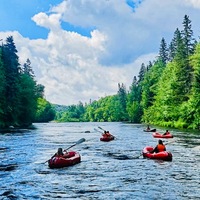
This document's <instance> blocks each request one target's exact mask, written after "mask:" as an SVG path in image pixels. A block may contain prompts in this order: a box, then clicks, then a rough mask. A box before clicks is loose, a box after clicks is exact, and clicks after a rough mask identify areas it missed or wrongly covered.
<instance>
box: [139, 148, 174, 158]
mask: <svg viewBox="0 0 200 200" xmlns="http://www.w3.org/2000/svg"><path fill="white" fill-rule="evenodd" d="M153 149H154V148H153V147H151V146H147V147H145V148H144V149H143V151H142V154H143V157H144V158H149V159H158V160H164V161H172V154H171V153H170V152H168V151H162V152H159V153H151V151H153Z"/></svg>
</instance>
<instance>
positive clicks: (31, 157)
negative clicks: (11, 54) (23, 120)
mask: <svg viewBox="0 0 200 200" xmlns="http://www.w3.org/2000/svg"><path fill="white" fill-rule="evenodd" d="M34 125H35V127H36V128H37V129H34V130H25V131H20V132H17V133H4V134H0V199H2V200H7V199H19V200H23V199H28V200H32V199H41V200H43V199H44V200H47V199H48V200H51V199H83V200H90V199H91V200H93V199H102V200H107V199H108V200H114V199H118V200H126V199H131V200H132V199H133V200H137V199H138V200H143V199H148V200H149V199H162V200H165V199H166V200H174V199H177V200H186V199H191V200H196V199H200V170H199V169H200V134H199V133H197V132H196V133H195V132H193V133H192V132H191V133H189V132H186V131H185V132H184V131H180V130H174V129H171V130H170V132H171V133H172V134H173V135H174V138H173V139H165V140H164V142H165V143H166V144H167V146H166V147H167V150H168V151H170V152H171V153H172V154H173V160H172V162H167V161H158V160H149V159H144V158H143V157H142V156H140V155H141V151H142V149H143V148H144V147H145V146H149V145H150V146H155V145H156V144H157V139H155V138H153V137H152V133H147V132H143V129H144V128H145V127H144V126H143V125H140V124H125V123H42V124H34ZM98 127H102V128H103V129H106V130H109V131H110V132H111V133H112V134H113V135H115V136H116V139H115V140H113V141H110V142H102V141H100V140H99V138H100V137H101V133H100V132H98V131H95V130H94V128H95V129H98ZM154 128H155V127H154ZM156 128H157V130H158V131H159V132H162V133H163V132H164V131H165V130H164V129H161V128H158V127H156ZM98 130H100V129H98ZM81 138H85V139H86V141H85V142H83V143H81V144H78V145H76V146H74V147H72V148H71V150H74V151H78V152H79V153H80V155H81V163H79V164H77V165H74V166H71V167H67V168H62V169H50V168H49V167H48V164H47V163H45V161H46V160H48V159H49V158H50V157H51V156H52V155H53V154H54V153H55V152H56V151H57V148H58V147H62V148H63V149H65V148H68V147H70V146H71V145H73V144H75V143H76V142H77V141H78V140H79V139H81Z"/></svg>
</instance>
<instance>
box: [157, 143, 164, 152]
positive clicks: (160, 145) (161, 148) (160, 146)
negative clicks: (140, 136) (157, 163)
mask: <svg viewBox="0 0 200 200" xmlns="http://www.w3.org/2000/svg"><path fill="white" fill-rule="evenodd" d="M157 150H158V152H161V151H166V148H165V145H163V144H158V145H157Z"/></svg>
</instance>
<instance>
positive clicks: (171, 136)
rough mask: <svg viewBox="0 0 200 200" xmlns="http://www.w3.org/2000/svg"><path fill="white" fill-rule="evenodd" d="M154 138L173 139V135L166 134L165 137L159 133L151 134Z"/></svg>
mask: <svg viewBox="0 0 200 200" xmlns="http://www.w3.org/2000/svg"><path fill="white" fill-rule="evenodd" d="M152 135H153V137H154V138H173V135H172V134H171V133H167V134H166V135H163V134H160V133H157V132H156V133H153V134H152Z"/></svg>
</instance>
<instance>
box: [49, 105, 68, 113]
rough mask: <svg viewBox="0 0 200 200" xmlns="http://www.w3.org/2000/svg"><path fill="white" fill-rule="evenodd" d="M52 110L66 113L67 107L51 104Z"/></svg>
mask: <svg viewBox="0 0 200 200" xmlns="http://www.w3.org/2000/svg"><path fill="white" fill-rule="evenodd" d="M52 105H53V108H54V109H55V111H56V112H63V111H67V109H68V107H69V106H64V105H58V104H52Z"/></svg>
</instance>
